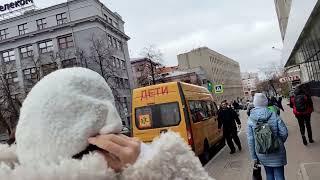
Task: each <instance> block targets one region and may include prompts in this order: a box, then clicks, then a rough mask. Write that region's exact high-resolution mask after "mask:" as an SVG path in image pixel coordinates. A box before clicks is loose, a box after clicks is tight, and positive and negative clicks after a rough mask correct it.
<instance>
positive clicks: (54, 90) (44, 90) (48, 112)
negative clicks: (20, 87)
mask: <svg viewBox="0 0 320 180" xmlns="http://www.w3.org/2000/svg"><path fill="white" fill-rule="evenodd" d="M114 104H115V103H114V98H113V95H112V91H111V89H110V87H109V86H108V84H107V83H106V82H105V80H104V79H103V78H102V77H101V76H100V75H99V74H98V73H96V72H94V71H92V70H89V69H85V68H67V69H61V70H57V71H55V72H53V73H51V74H49V75H47V76H46V77H44V78H43V79H42V80H41V81H40V82H38V83H37V84H36V85H35V86H34V87H33V88H32V90H31V92H30V93H29V94H28V96H27V98H26V99H25V100H24V102H23V105H22V108H21V113H20V119H19V122H18V125H17V130H16V141H17V156H18V159H19V161H20V163H21V164H28V165H30V164H35V165H36V164H39V162H40V161H43V162H59V160H60V159H65V158H70V157H72V156H73V155H75V154H77V153H79V152H81V151H82V150H84V149H85V147H86V146H88V142H87V139H88V138H89V137H91V136H94V135H97V134H99V133H100V134H107V133H118V132H120V131H121V119H120V117H119V115H118V113H117V111H116V109H115V107H114Z"/></svg>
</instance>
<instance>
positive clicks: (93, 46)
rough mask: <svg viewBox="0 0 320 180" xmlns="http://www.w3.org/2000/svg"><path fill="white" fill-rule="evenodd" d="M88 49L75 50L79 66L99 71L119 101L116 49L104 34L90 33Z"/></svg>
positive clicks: (118, 62) (118, 72)
mask: <svg viewBox="0 0 320 180" xmlns="http://www.w3.org/2000/svg"><path fill="white" fill-rule="evenodd" d="M88 42H89V45H90V48H89V51H85V50H83V49H79V48H78V49H77V50H76V56H77V58H78V59H79V61H80V65H81V66H85V67H86V68H89V69H92V70H94V71H98V72H100V74H101V76H102V77H103V78H104V79H105V81H106V82H108V83H109V85H110V88H111V90H112V93H113V95H114V97H115V101H116V103H117V104H118V105H119V103H120V93H119V85H120V84H123V82H119V81H120V70H119V69H120V66H121V62H120V60H119V59H118V60H117V59H116V57H115V54H116V49H115V48H114V47H111V46H110V45H109V44H108V41H107V37H106V36H102V37H99V36H96V35H95V34H92V35H91V37H90V39H88Z"/></svg>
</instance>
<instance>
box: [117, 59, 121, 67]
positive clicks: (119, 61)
mask: <svg viewBox="0 0 320 180" xmlns="http://www.w3.org/2000/svg"><path fill="white" fill-rule="evenodd" d="M117 68H121V60H120V59H118V58H117Z"/></svg>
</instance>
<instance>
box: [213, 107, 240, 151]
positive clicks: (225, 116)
mask: <svg viewBox="0 0 320 180" xmlns="http://www.w3.org/2000/svg"><path fill="white" fill-rule="evenodd" d="M236 123H237V124H238V128H239V129H240V128H241V121H240V119H239V116H238V115H237V113H236V112H235V111H234V110H233V109H231V108H229V107H228V105H227V103H226V102H225V101H223V102H222V103H221V107H220V109H219V111H218V129H219V131H220V130H221V127H222V128H223V136H224V138H225V139H226V141H227V144H228V146H229V148H230V150H231V151H230V154H234V153H235V152H236V148H235V147H234V144H233V141H234V142H235V143H236V145H237V146H238V149H239V151H241V149H242V148H241V142H240V139H239V137H238V132H237V125H236Z"/></svg>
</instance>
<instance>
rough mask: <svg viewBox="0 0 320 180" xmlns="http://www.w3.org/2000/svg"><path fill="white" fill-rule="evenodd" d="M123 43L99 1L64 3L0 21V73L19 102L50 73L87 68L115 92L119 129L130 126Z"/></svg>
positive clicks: (116, 18) (120, 28)
mask: <svg viewBox="0 0 320 180" xmlns="http://www.w3.org/2000/svg"><path fill="white" fill-rule="evenodd" d="M128 40H129V37H128V36H127V35H126V34H125V32H124V21H123V20H122V18H121V16H120V15H119V14H117V13H115V12H112V11H111V10H110V9H108V8H107V7H106V6H105V5H103V4H102V3H101V2H100V1H99V0H68V1H67V2H66V3H62V4H58V5H55V6H51V7H48V8H44V9H36V10H31V11H27V12H25V13H24V14H23V15H20V16H16V17H12V18H9V19H5V20H2V21H0V66H1V73H2V75H3V76H4V77H5V79H7V80H8V82H9V83H10V84H11V85H12V86H14V87H16V88H15V89H14V90H13V91H12V95H13V96H16V97H17V98H19V99H22V100H23V99H24V98H25V97H26V95H27V93H28V92H29V91H30V89H31V88H32V86H33V85H34V84H35V83H36V82H37V81H38V80H39V79H41V78H42V77H43V76H45V75H46V74H48V73H50V72H52V71H54V70H56V69H60V68H66V67H73V66H81V67H86V68H89V69H92V70H94V71H96V72H98V73H100V74H101V75H102V76H103V77H104V78H105V79H106V81H107V82H108V83H109V85H110V86H111V88H112V89H113V91H114V93H116V94H115V96H116V98H115V99H116V106H117V109H118V110H119V114H120V115H121V117H122V119H123V125H125V126H128V127H130V110H131V108H130V105H131V103H130V102H131V87H132V86H133V84H131V82H132V80H131V79H130V78H131V77H132V71H131V64H130V58H129V53H128V44H127V41H128ZM94 50H96V51H94Z"/></svg>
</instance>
